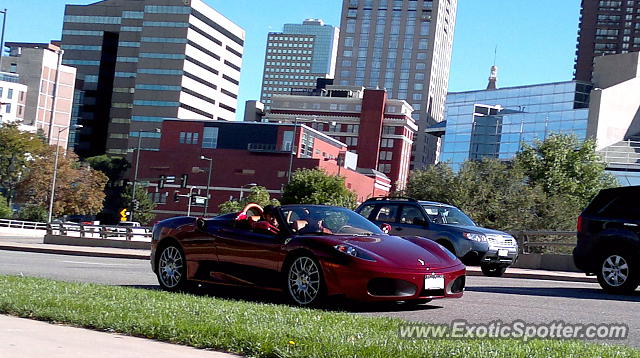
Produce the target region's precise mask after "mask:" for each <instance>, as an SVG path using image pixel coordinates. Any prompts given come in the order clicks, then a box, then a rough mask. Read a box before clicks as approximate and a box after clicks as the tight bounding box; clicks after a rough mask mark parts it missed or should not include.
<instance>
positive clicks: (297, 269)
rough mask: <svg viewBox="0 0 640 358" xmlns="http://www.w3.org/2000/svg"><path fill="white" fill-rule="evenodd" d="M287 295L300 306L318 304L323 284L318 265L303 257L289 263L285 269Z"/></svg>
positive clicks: (314, 261)
mask: <svg viewBox="0 0 640 358" xmlns="http://www.w3.org/2000/svg"><path fill="white" fill-rule="evenodd" d="M286 273H287V294H288V296H289V298H290V299H291V300H292V301H293V302H294V303H296V304H298V305H300V306H311V305H315V304H318V303H319V302H320V300H321V298H322V292H323V289H324V287H323V286H324V283H323V281H322V270H321V269H320V264H318V262H317V261H316V260H315V259H313V258H312V257H309V256H306V255H303V256H298V257H296V258H295V259H294V260H292V261H291V263H290V264H289V266H288V267H287V271H286Z"/></svg>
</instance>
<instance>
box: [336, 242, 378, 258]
mask: <svg viewBox="0 0 640 358" xmlns="http://www.w3.org/2000/svg"><path fill="white" fill-rule="evenodd" d="M334 248H335V249H336V250H338V251H340V252H342V253H343V254H346V255H349V256H353V257H357V258H359V259H363V260H367V261H375V260H374V259H373V257H371V256H369V255H368V254H367V253H366V252H364V251H363V250H359V249H357V248H355V247H353V246H351V245H344V244H340V245H336V246H334Z"/></svg>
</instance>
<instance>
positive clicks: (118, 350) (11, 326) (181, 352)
mask: <svg viewBox="0 0 640 358" xmlns="http://www.w3.org/2000/svg"><path fill="white" fill-rule="evenodd" d="M0 357H23V358H40V357H47V358H67V357H92V358H129V357H131V358H164V357H167V358H169V357H171V358H173V357H194V358H200V357H202V358H237V357H238V356H236V355H233V354H228V353H222V352H215V351H206V350H202V349H195V348H192V347H187V346H181V345H176V344H169V343H164V342H158V341H153V340H150V339H144V338H136V337H130V336H124V335H120V334H114V333H106V332H98V331H91V330H88V329H83V328H75V327H67V326H60V325H55V324H50V323H46V322H40V321H34V320H29V319H23V318H16V317H11V316H4V315H0Z"/></svg>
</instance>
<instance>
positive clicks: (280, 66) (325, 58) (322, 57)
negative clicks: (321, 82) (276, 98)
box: [260, 19, 339, 108]
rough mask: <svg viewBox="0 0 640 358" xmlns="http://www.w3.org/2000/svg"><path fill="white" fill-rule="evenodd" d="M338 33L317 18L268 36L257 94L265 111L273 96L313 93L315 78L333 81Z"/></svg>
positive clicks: (289, 26)
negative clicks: (260, 83)
mask: <svg viewBox="0 0 640 358" xmlns="http://www.w3.org/2000/svg"><path fill="white" fill-rule="evenodd" d="M338 34H339V29H338V28H336V27H334V26H331V25H325V24H324V22H323V21H322V20H319V19H307V20H305V21H304V22H303V23H302V24H285V25H284V30H283V31H282V32H271V33H269V36H268V38H267V50H266V54H265V60H264V61H265V62H264V74H263V76H262V91H261V95H260V98H261V99H262V102H263V103H264V104H265V106H266V107H267V108H269V107H270V104H271V97H272V96H273V95H279V94H289V93H291V92H292V90H293V91H294V92H295V91H305V90H312V89H313V88H315V86H316V79H318V78H333V76H334V72H335V66H336V54H337V51H338Z"/></svg>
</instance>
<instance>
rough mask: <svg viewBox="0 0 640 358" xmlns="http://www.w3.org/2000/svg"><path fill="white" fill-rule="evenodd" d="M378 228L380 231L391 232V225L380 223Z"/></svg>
mask: <svg viewBox="0 0 640 358" xmlns="http://www.w3.org/2000/svg"><path fill="white" fill-rule="evenodd" d="M380 229H382V232H384V233H385V234H388V233H389V232H391V225H389V224H387V223H383V224H382V225H380Z"/></svg>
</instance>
